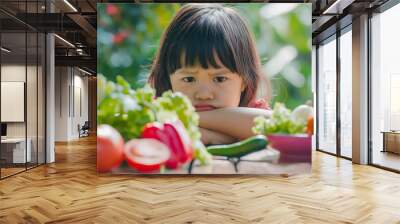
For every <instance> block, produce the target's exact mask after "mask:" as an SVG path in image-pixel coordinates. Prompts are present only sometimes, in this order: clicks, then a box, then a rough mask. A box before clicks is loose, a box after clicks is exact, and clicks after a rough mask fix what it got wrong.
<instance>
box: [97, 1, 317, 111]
mask: <svg viewBox="0 0 400 224" xmlns="http://www.w3.org/2000/svg"><path fill="white" fill-rule="evenodd" d="M224 5H226V6H230V7H233V8H235V9H236V10H237V11H238V12H239V14H240V15H241V16H242V17H243V18H244V19H245V20H246V22H247V24H248V25H249V28H250V31H251V32H252V34H253V37H254V38H255V40H256V44H257V50H258V53H259V55H260V57H261V61H262V64H263V69H264V73H265V74H266V75H267V76H268V78H269V79H270V80H271V85H272V97H271V101H270V104H271V105H273V104H274V102H283V103H285V104H286V106H287V107H288V108H290V109H293V108H294V107H296V106H297V105H300V104H303V103H305V102H306V101H308V100H312V93H311V4H310V3H236V4H224ZM181 6H182V4H180V3H176V4H171V3H168V4H165V3H164V4H161V3H158V4H157V3H151V4H150V3H146V4H129V3H128V4H126V3H121V4H116V3H103V4H97V7H98V10H97V11H98V17H97V18H98V27H97V34H98V38H97V52H98V55H97V70H98V73H100V74H103V75H104V76H105V77H106V78H107V79H109V80H113V81H115V78H116V76H117V75H122V76H123V77H124V78H125V79H126V80H127V81H128V82H129V83H130V84H131V86H132V87H133V88H138V87H142V86H143V85H144V84H145V83H146V82H147V77H148V73H149V70H150V66H151V63H152V60H153V57H154V56H155V53H156V51H157V49H158V47H159V41H160V37H161V35H162V33H163V31H164V29H165V28H166V27H167V26H168V24H169V22H170V21H171V20H172V18H173V16H174V15H175V13H176V12H177V11H178V10H179V8H180V7H181Z"/></svg>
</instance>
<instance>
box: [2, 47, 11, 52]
mask: <svg viewBox="0 0 400 224" xmlns="http://www.w3.org/2000/svg"><path fill="white" fill-rule="evenodd" d="M1 50H2V51H4V52H6V53H10V52H11V50H9V49H7V48H5V47H1Z"/></svg>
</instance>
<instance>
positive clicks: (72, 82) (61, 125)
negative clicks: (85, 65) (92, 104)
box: [55, 67, 88, 141]
mask: <svg viewBox="0 0 400 224" xmlns="http://www.w3.org/2000/svg"><path fill="white" fill-rule="evenodd" d="M55 73H56V83H55V85H56V91H55V120H56V122H55V123H56V124H55V125H56V133H55V140H56V141H70V140H74V139H77V138H79V133H78V124H80V125H81V126H82V125H83V124H84V122H85V121H87V120H88V78H87V77H86V76H84V74H83V73H82V72H80V71H79V70H78V69H76V68H72V67H56V72H55ZM79 101H80V102H79ZM80 106H81V110H82V111H80V108H79V107H80Z"/></svg>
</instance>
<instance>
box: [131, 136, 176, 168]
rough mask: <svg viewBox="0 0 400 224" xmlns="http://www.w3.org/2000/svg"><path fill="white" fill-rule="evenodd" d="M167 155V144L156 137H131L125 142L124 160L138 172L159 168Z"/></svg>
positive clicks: (168, 153) (168, 151) (168, 155)
mask: <svg viewBox="0 0 400 224" xmlns="http://www.w3.org/2000/svg"><path fill="white" fill-rule="evenodd" d="M169 157H170V150H169V148H168V146H167V145H165V144H164V143H162V142H160V141H159V140H157V139H152V138H142V139H133V140H130V141H129V142H127V143H126V144H125V158H126V161H127V162H128V164H129V166H131V167H132V168H134V169H135V170H137V171H139V172H153V171H157V170H160V168H161V165H163V164H164V163H165V162H166V161H167V160H168V158H169Z"/></svg>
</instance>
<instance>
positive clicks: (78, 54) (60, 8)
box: [0, 0, 387, 73]
mask: <svg viewBox="0 0 400 224" xmlns="http://www.w3.org/2000/svg"><path fill="white" fill-rule="evenodd" d="M47 2H48V4H47V5H46V0H1V1H0V22H1V29H2V32H3V33H8V34H7V35H4V34H3V36H4V37H3V38H6V39H5V40H4V41H7V42H9V43H10V47H12V48H15V50H16V49H20V51H22V49H23V48H22V46H25V45H24V44H25V39H23V40H22V39H20V38H18V37H17V35H15V34H16V33H18V32H21V31H24V32H25V28H28V29H29V28H30V30H32V31H40V32H54V33H56V34H57V35H58V36H59V37H60V38H58V37H57V38H55V45H56V46H55V47H56V49H55V54H56V65H74V66H80V67H82V68H85V69H87V70H90V71H92V72H93V73H95V72H96V64H97V63H96V57H97V52H96V27H97V12H96V3H103V2H165V1H163V0H159V1H149V0H144V1H139V0H136V1H134V0H125V1H124V0H47ZM248 2H292V3H312V14H313V15H312V36H313V42H314V43H315V42H318V41H320V40H321V39H323V38H325V37H326V36H328V35H331V33H332V32H335V29H337V28H336V27H338V26H337V24H339V23H337V21H339V20H341V21H344V22H341V23H340V24H341V26H345V25H346V21H347V23H351V18H352V17H353V16H357V15H358V14H360V13H361V12H365V11H367V10H372V9H374V8H376V7H378V6H380V5H382V4H383V3H385V2H387V0H304V1H300V0H269V1H263V0H250V1H248ZM50 11H52V13H49V12H50ZM335 26H336V27H335ZM7 38H8V39H7ZM28 39H29V38H28ZM63 39H64V40H66V41H67V42H68V43H67V42H66V41H63ZM4 41H3V43H5V42H4ZM11 42H13V43H12V44H11ZM71 44H72V45H73V46H72V45H71ZM28 46H29V47H28V50H27V52H28V55H29V52H31V51H33V50H32V49H30V47H31V46H32V47H34V44H29V45H28ZM16 52H17V51H16ZM21 53H23V54H26V52H21Z"/></svg>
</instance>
